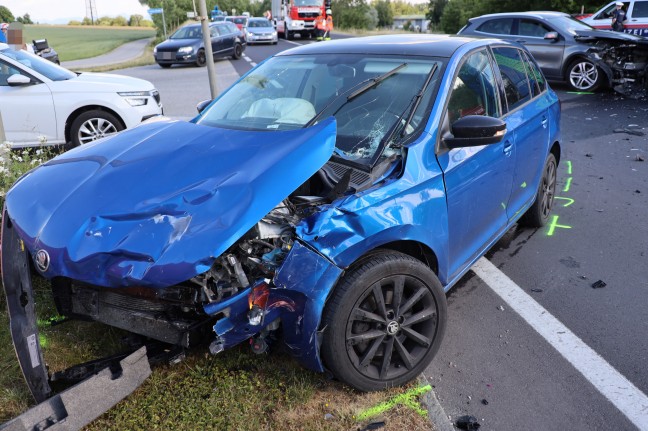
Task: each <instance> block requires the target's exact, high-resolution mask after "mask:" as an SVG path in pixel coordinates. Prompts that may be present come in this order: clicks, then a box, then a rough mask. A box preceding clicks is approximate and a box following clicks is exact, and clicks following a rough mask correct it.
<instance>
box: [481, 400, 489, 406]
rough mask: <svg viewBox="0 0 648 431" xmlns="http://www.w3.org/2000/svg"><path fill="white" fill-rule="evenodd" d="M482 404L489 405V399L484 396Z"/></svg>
mask: <svg viewBox="0 0 648 431" xmlns="http://www.w3.org/2000/svg"><path fill="white" fill-rule="evenodd" d="M482 404H483V405H485V406H487V405H488V400H487V399H486V398H484V399H483V400H482Z"/></svg>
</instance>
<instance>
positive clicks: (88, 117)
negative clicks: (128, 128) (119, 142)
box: [70, 109, 124, 147]
mask: <svg viewBox="0 0 648 431" xmlns="http://www.w3.org/2000/svg"><path fill="white" fill-rule="evenodd" d="M120 130H124V125H123V124H122V122H121V121H120V120H119V119H118V118H117V117H115V116H114V115H113V114H111V113H109V112H106V111H100V110H98V109H94V110H92V111H86V112H83V113H82V114H81V115H79V116H78V117H76V118H75V119H74V121H72V126H71V127H70V142H71V144H72V146H73V147H77V146H79V145H83V144H87V143H89V142H92V141H96V140H97V139H101V138H104V137H106V136H110V135H112V134H113V133H117V132H119V131H120Z"/></svg>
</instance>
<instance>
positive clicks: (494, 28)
mask: <svg viewBox="0 0 648 431" xmlns="http://www.w3.org/2000/svg"><path fill="white" fill-rule="evenodd" d="M512 28H513V18H501V19H492V20H490V21H486V22H485V23H483V24H482V25H480V26H479V27H478V28H477V31H481V32H484V33H492V34H511V29H512Z"/></svg>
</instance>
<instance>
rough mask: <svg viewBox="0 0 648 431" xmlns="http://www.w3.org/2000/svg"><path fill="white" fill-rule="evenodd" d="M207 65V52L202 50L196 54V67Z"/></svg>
mask: <svg viewBox="0 0 648 431" xmlns="http://www.w3.org/2000/svg"><path fill="white" fill-rule="evenodd" d="M206 64H207V56H206V55H205V50H204V49H201V50H199V51H198V54H196V66H198V67H203V66H205V65H206Z"/></svg>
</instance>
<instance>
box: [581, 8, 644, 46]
mask: <svg viewBox="0 0 648 431" xmlns="http://www.w3.org/2000/svg"><path fill="white" fill-rule="evenodd" d="M615 9H616V0H615V1H613V2H610V3H608V4H606V5H605V6H603V7H602V8H601V9H599V10H598V11H596V12H595V13H593V14H592V15H588V16H583V17H582V18H580V17H579V19H581V20H582V21H583V22H584V23H586V24H589V25H591V26H592V27H594V28H598V29H601V30H610V28H611V22H612V12H614V10H615ZM623 10H625V11H626V16H627V18H628V20H627V21H626V22H625V25H624V29H623V31H624V32H626V33H630V34H634V35H637V36H644V37H648V0H629V1H624V2H623Z"/></svg>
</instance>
